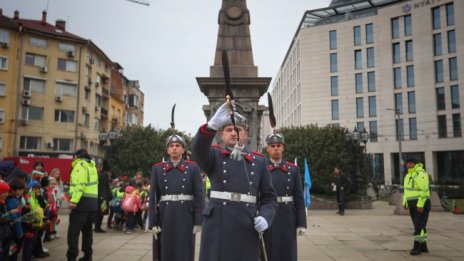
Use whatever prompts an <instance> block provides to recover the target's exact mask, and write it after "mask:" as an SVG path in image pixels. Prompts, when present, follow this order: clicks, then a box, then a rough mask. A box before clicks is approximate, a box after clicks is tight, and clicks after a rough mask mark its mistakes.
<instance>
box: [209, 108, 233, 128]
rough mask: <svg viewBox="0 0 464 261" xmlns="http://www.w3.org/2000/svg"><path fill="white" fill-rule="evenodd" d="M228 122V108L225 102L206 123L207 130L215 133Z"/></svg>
mask: <svg viewBox="0 0 464 261" xmlns="http://www.w3.org/2000/svg"><path fill="white" fill-rule="evenodd" d="M229 120H230V114H229V108H228V107H227V102H225V103H223V104H222V105H221V107H219V109H218V110H217V111H216V113H215V114H214V115H213V117H211V119H210V120H209V121H208V128H210V129H213V130H215V131H217V130H219V128H221V127H222V126H223V125H224V124H226V123H227V122H228V121H229Z"/></svg>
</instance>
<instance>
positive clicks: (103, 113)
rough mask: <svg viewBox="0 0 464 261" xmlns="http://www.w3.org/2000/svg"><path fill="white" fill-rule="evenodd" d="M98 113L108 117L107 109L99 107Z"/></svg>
mask: <svg viewBox="0 0 464 261" xmlns="http://www.w3.org/2000/svg"><path fill="white" fill-rule="evenodd" d="M100 115H101V118H105V119H108V110H107V109H103V108H100Z"/></svg>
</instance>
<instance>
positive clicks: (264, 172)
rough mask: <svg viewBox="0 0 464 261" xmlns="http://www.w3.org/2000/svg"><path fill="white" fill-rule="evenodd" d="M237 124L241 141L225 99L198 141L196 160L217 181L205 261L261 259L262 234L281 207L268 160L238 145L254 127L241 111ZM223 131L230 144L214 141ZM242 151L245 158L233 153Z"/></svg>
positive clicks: (207, 214) (204, 240)
mask: <svg viewBox="0 0 464 261" xmlns="http://www.w3.org/2000/svg"><path fill="white" fill-rule="evenodd" d="M235 123H236V127H237V129H238V130H239V133H240V135H239V139H240V142H239V140H238V135H237V132H236V131H235V129H234V126H233V124H232V122H231V119H230V116H229V112H228V109H227V104H226V103H224V104H223V105H222V106H221V107H219V109H218V111H217V112H216V113H215V115H214V116H213V117H212V118H211V120H210V121H209V122H208V124H205V125H203V126H201V127H200V129H199V131H198V133H197V134H196V136H195V138H194V141H193V144H192V152H193V157H194V159H195V160H196V161H197V162H198V164H199V165H200V167H201V168H202V170H203V171H204V172H205V173H206V174H207V175H208V177H209V179H210V181H211V195H210V201H209V204H208V206H207V207H206V208H205V211H204V212H203V215H204V217H203V219H204V221H203V228H202V234H201V246H200V260H201V261H224V260H231V261H237V260H240V261H248V260H250V261H257V260H258V258H259V234H258V233H259V232H263V231H265V230H266V229H267V228H268V227H269V226H270V225H271V223H272V219H273V217H274V214H275V210H276V207H277V199H276V194H275V191H274V188H273V187H272V182H271V177H270V174H269V170H268V167H267V160H266V158H265V157H264V156H263V155H262V154H259V153H256V152H251V151H249V150H248V149H247V148H246V147H245V146H242V147H240V146H236V145H237V143H238V142H239V143H240V144H246V141H247V140H248V133H247V130H248V126H247V122H246V119H245V117H243V116H241V115H240V114H238V113H235ZM218 130H220V131H221V137H222V141H223V142H224V145H225V147H220V146H217V145H211V144H212V142H213V138H214V136H215V135H216V132H217V131H218ZM237 147H240V148H239V149H238V150H237ZM237 151H238V152H239V153H240V156H241V159H238V158H240V157H238V158H237V157H231V155H235V156H237Z"/></svg>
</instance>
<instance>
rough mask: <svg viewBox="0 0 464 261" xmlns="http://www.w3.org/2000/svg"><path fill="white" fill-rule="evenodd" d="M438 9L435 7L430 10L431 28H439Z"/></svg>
mask: <svg viewBox="0 0 464 261" xmlns="http://www.w3.org/2000/svg"><path fill="white" fill-rule="evenodd" d="M440 26H441V25H440V7H435V8H433V9H432V28H433V29H438V28H440Z"/></svg>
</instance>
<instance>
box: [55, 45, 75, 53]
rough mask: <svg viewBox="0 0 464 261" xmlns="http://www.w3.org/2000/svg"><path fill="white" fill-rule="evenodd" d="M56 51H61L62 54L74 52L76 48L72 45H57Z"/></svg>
mask: <svg viewBox="0 0 464 261" xmlns="http://www.w3.org/2000/svg"><path fill="white" fill-rule="evenodd" d="M58 49H59V50H60V51H63V52H68V51H71V52H75V51H76V46H74V45H72V44H65V43H59V44H58Z"/></svg>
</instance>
